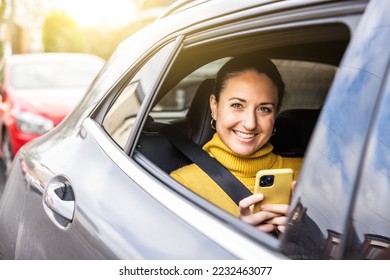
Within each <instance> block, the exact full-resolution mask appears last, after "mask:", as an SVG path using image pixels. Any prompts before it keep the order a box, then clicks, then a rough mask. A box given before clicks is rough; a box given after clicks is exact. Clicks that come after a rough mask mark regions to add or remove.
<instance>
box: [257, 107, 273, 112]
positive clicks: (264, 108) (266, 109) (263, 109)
mask: <svg viewBox="0 0 390 280" xmlns="http://www.w3.org/2000/svg"><path fill="white" fill-rule="evenodd" d="M257 110H258V111H259V112H262V113H271V112H272V109H271V108H268V107H259V108H258V109H257Z"/></svg>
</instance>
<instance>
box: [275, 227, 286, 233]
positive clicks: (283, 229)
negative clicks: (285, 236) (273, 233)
mask: <svg viewBox="0 0 390 280" xmlns="http://www.w3.org/2000/svg"><path fill="white" fill-rule="evenodd" d="M277 229H278V230H279V231H280V232H284V231H285V230H286V226H278V227H277Z"/></svg>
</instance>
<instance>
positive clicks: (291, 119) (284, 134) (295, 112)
mask: <svg viewBox="0 0 390 280" xmlns="http://www.w3.org/2000/svg"><path fill="white" fill-rule="evenodd" d="M320 111H321V110H320V109H290V110H285V111H282V112H281V113H280V114H279V115H278V116H277V118H276V120H275V128H276V132H275V135H273V136H272V137H271V139H270V142H271V143H272V145H273V146H274V152H275V153H277V154H280V155H282V156H285V157H303V156H304V153H305V151H306V147H307V145H308V143H309V140H310V137H311V133H312V132H313V129H314V126H315V124H316V122H317V119H318V116H319V114H320Z"/></svg>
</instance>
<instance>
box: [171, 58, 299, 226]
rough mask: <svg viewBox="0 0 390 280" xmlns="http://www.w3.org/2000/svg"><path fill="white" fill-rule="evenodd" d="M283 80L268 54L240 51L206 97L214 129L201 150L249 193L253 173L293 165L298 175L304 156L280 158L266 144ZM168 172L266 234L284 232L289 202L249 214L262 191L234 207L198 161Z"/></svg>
mask: <svg viewBox="0 0 390 280" xmlns="http://www.w3.org/2000/svg"><path fill="white" fill-rule="evenodd" d="M284 87H285V86H284V83H283V81H282V78H281V76H280V73H279V71H278V70H277V68H276V66H275V65H274V64H273V63H272V62H271V61H270V60H269V59H267V58H264V57H261V56H253V55H243V56H238V57H236V58H233V59H232V60H230V61H228V62H227V63H226V64H225V65H224V66H223V67H222V68H221V69H220V70H219V71H218V73H217V77H216V81H215V92H214V94H212V95H211V96H210V108H211V112H212V113H211V116H212V122H211V125H212V127H213V128H215V130H216V133H215V134H214V136H213V138H212V139H211V140H210V141H209V142H208V143H206V144H205V145H204V147H203V149H204V150H205V151H207V152H208V153H209V154H210V156H211V157H214V158H215V159H216V160H218V161H219V162H220V163H221V164H222V165H224V166H225V167H226V168H227V169H229V170H230V172H232V173H233V175H234V176H236V177H237V178H238V180H240V181H241V182H242V183H243V184H244V185H245V186H246V187H247V188H248V189H249V190H250V191H251V192H252V193H253V191H254V186H255V178H256V173H257V172H258V171H259V170H262V169H274V168H291V169H293V170H294V174H295V177H294V178H296V177H297V175H298V172H299V169H300V166H301V163H302V158H284V157H281V156H279V155H276V154H274V153H272V150H273V146H272V145H271V144H270V143H269V142H268V140H269V139H270V137H271V136H272V135H273V133H275V129H274V123H275V118H276V115H277V113H278V111H279V109H280V106H281V103H282V101H283V97H284ZM171 176H172V177H173V178H174V179H176V180H177V181H179V182H180V183H182V184H183V185H185V186H186V187H188V188H189V189H191V190H192V191H194V192H196V193H197V194H199V195H201V196H202V197H204V198H206V199H208V200H209V201H210V202H212V203H214V204H216V205H217V206H219V207H221V208H222V209H224V210H226V211H227V212H229V213H231V214H233V215H235V216H237V217H239V218H240V219H242V220H243V221H245V222H247V223H249V224H251V225H254V226H256V227H257V228H258V229H260V230H262V231H265V232H273V231H274V230H276V229H277V230H279V231H283V230H284V225H285V223H286V217H285V215H286V213H287V211H288V207H289V206H288V205H282V204H268V205H263V206H262V208H261V210H262V211H260V212H257V213H253V210H252V209H253V205H254V204H256V203H257V202H259V201H261V200H262V199H263V195H262V194H255V195H251V196H249V197H247V198H245V199H243V200H241V201H240V203H239V206H237V205H236V204H235V203H234V202H233V201H232V200H231V199H230V197H229V196H228V195H227V194H226V193H225V192H224V191H223V190H222V189H221V188H220V187H219V186H218V185H217V184H216V183H215V182H214V181H213V180H212V179H211V178H210V177H208V176H207V174H206V173H204V172H203V171H202V170H201V169H200V168H199V167H198V166H197V165H195V164H190V165H188V166H184V167H182V168H180V169H177V170H175V171H173V172H172V173H171Z"/></svg>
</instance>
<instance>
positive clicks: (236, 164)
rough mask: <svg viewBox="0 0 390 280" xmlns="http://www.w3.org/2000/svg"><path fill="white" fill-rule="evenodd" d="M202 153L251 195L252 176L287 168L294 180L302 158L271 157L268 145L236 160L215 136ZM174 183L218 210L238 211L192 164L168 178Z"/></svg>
mask: <svg viewBox="0 0 390 280" xmlns="http://www.w3.org/2000/svg"><path fill="white" fill-rule="evenodd" d="M203 149H204V150H205V151H206V152H208V153H209V155H210V156H211V157H214V158H215V159H216V160H217V161H219V162H220V163H221V164H222V165H224V166H225V167H226V168H227V169H229V170H230V172H232V173H233V175H234V176H236V177H237V179H238V180H239V181H241V183H243V184H244V185H245V186H246V187H247V188H248V189H249V190H250V191H251V192H252V193H253V191H254V188H255V179H256V173H257V172H258V171H259V170H263V169H275V168H291V169H292V170H294V179H296V178H297V177H298V174H299V170H300V167H301V164H302V160H303V159H302V158H285V157H281V156H279V155H276V154H274V153H272V149H273V146H272V145H271V144H270V143H267V144H266V145H264V146H263V147H262V148H261V149H260V150H258V151H257V152H255V153H254V154H252V155H250V156H245V157H242V156H239V155H237V154H235V153H234V152H233V151H232V150H231V149H230V148H229V147H228V146H226V145H225V144H224V143H223V142H222V140H221V139H220V138H219V136H218V134H217V133H215V134H214V136H213V138H212V139H211V140H210V141H209V142H208V143H206V144H205V145H204V146H203ZM170 175H171V176H172V177H173V178H174V179H175V180H177V181H178V182H180V183H181V184H183V185H184V186H186V187H187V188H189V189H190V190H192V191H193V192H195V193H197V194H198V195H200V196H202V197H203V198H205V199H207V200H208V201H210V202H211V203H214V204H215V205H217V206H219V207H220V208H222V209H224V210H225V211H227V212H229V213H231V214H232V215H234V216H238V214H239V209H238V206H237V205H236V204H235V203H234V201H233V200H231V198H230V197H229V196H228V195H227V194H226V193H225V192H224V191H223V190H222V188H220V187H219V186H218V185H217V184H216V183H215V182H214V180H213V179H211V178H210V177H209V176H208V175H207V174H206V173H205V172H204V171H203V170H202V169H200V168H199V167H198V166H197V165H196V164H190V165H187V166H184V167H181V168H179V169H177V170H175V171H173V172H172V173H171V174H170Z"/></svg>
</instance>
